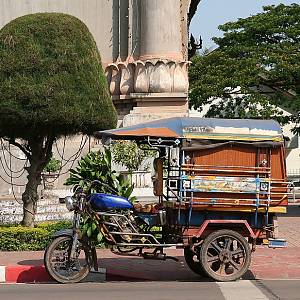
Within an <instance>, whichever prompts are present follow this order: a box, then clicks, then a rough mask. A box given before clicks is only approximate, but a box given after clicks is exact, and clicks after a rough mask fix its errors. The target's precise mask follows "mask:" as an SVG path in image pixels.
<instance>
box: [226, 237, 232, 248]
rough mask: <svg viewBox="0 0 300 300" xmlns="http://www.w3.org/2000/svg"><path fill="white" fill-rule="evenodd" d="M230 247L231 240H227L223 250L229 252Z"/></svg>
mask: <svg viewBox="0 0 300 300" xmlns="http://www.w3.org/2000/svg"><path fill="white" fill-rule="evenodd" d="M231 245H232V239H231V238H227V240H226V246H225V249H227V250H229V249H230V246H231Z"/></svg>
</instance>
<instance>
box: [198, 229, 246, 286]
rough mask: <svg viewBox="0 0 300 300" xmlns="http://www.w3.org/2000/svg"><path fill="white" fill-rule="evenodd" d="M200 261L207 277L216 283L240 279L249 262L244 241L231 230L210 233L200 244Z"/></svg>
mask: <svg viewBox="0 0 300 300" xmlns="http://www.w3.org/2000/svg"><path fill="white" fill-rule="evenodd" d="M200 260H201V262H202V266H203V269H204V270H205V272H206V273H207V275H208V276H209V277H211V278H213V279H215V280H217V281H233V280H237V279H239V278H240V277H242V276H243V275H244V274H245V273H246V271H247V270H248V268H249V266H250V262H251V250H250V247H249V244H248V242H247V241H246V239H245V238H244V237H243V236H242V235H240V234H239V233H237V232H235V231H232V230H227V229H225V230H218V231H216V232H213V233H211V234H210V235H209V236H208V237H207V238H206V239H205V240H204V241H203V243H202V245H201V249H200Z"/></svg>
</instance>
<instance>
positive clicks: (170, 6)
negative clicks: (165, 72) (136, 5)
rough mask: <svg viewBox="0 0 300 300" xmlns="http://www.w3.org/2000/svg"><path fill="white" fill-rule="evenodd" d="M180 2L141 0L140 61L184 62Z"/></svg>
mask: <svg viewBox="0 0 300 300" xmlns="http://www.w3.org/2000/svg"><path fill="white" fill-rule="evenodd" d="M180 25H181V20H180V0H141V50H140V59H141V60H146V59H156V58H158V59H169V60H175V61H182V60H183V55H182V45H181V36H182V35H181V26H180Z"/></svg>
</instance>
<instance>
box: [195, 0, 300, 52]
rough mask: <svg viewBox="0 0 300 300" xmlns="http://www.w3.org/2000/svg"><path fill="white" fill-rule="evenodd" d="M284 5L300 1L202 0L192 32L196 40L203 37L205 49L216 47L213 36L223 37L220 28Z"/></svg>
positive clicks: (299, 0) (299, 1) (299, 2)
mask: <svg viewBox="0 0 300 300" xmlns="http://www.w3.org/2000/svg"><path fill="white" fill-rule="evenodd" d="M280 3H283V4H285V5H289V4H291V3H297V4H300V0H293V1H288V0H286V1H283V0H281V1H280V0H279V1H276V0H226V1H225V0H201V1H200V4H199V6H198V10H197V12H196V14H195V16H194V18H193V20H192V23H191V27H190V32H191V33H192V34H193V35H194V37H195V38H197V39H199V36H200V35H201V37H202V40H203V44H202V46H203V49H205V48H210V47H214V45H215V44H214V42H213V41H212V40H211V38H212V37H213V36H221V35H222V34H221V32H220V31H219V30H218V26H219V25H221V24H224V23H226V22H229V21H235V20H237V19H238V18H245V17H248V16H250V15H255V14H257V13H259V12H261V11H262V6H265V5H278V4H280Z"/></svg>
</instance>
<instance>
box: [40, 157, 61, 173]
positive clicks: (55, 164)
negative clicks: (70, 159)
mask: <svg viewBox="0 0 300 300" xmlns="http://www.w3.org/2000/svg"><path fill="white" fill-rule="evenodd" d="M60 168H61V161H60V160H58V159H55V158H51V159H50V160H49V162H48V163H47V165H46V166H45V168H44V170H43V171H44V172H47V173H55V172H57V171H59V170H60Z"/></svg>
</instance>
